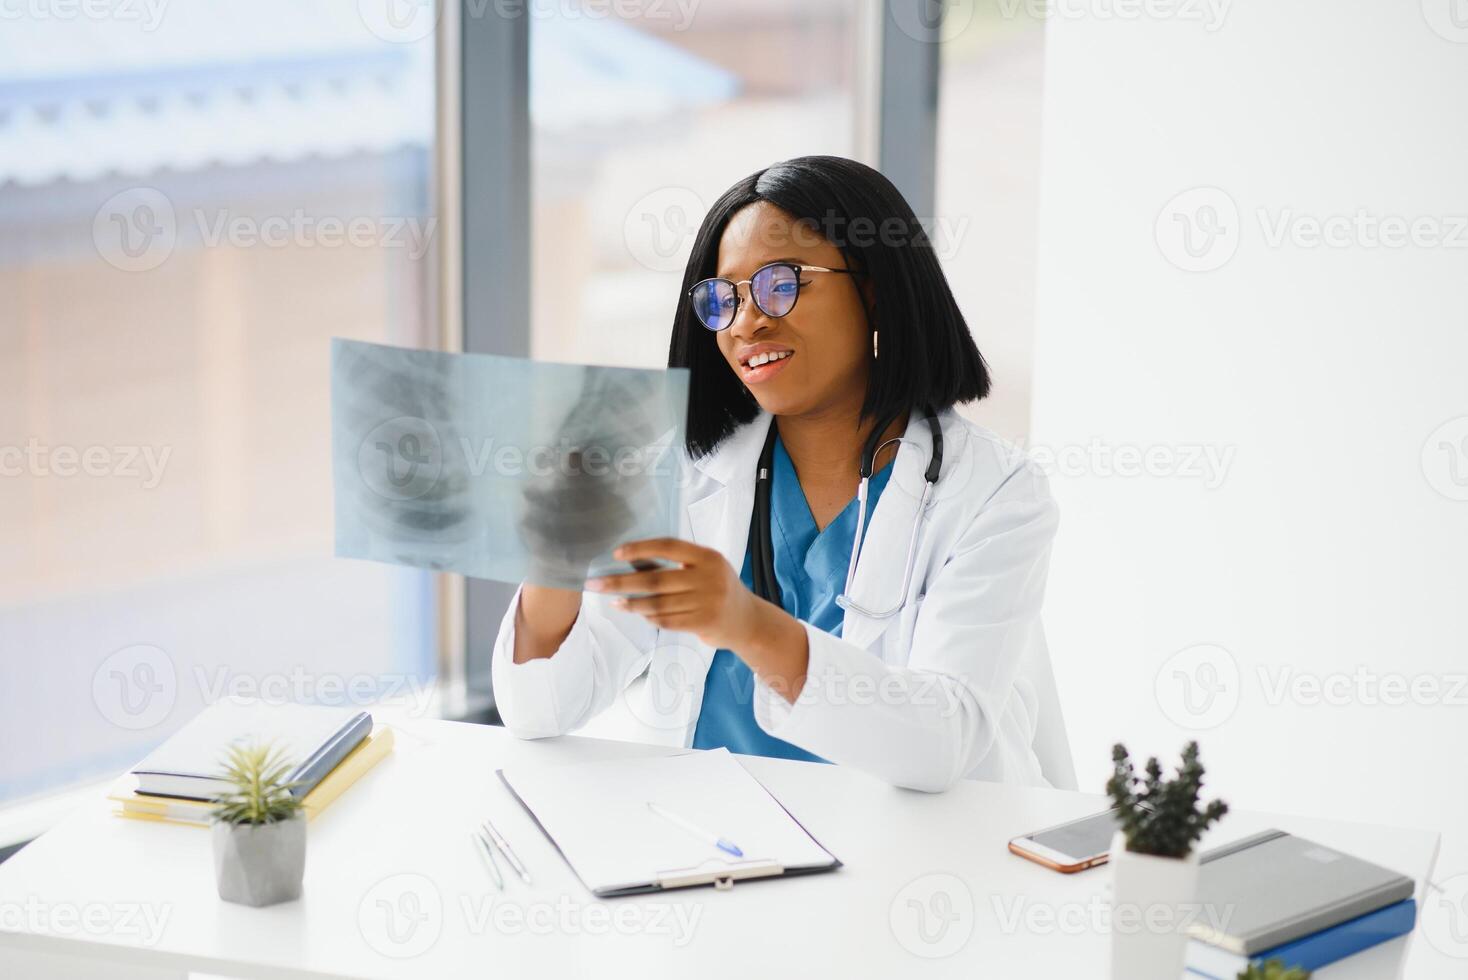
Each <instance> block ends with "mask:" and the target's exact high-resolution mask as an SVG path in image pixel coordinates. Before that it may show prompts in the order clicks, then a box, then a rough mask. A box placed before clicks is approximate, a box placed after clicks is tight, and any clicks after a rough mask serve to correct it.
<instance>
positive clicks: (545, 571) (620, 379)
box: [331, 339, 688, 589]
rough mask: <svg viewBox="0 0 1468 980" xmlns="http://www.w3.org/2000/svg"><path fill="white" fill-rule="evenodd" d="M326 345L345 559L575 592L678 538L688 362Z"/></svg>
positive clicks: (339, 547)
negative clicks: (659, 364)
mask: <svg viewBox="0 0 1468 980" xmlns="http://www.w3.org/2000/svg"><path fill="white" fill-rule="evenodd" d="M331 354H332V361H331V441H332V476H333V484H334V490H335V505H336V553H337V555H339V556H341V557H343V558H366V559H370V560H374V561H384V562H393V563H396V564H401V565H413V566H416V567H419V568H430V569H435V570H441V571H451V572H459V573H461V574H464V575H469V576H472V577H475V578H486V579H496V580H498V581H501V582H512V583H514V582H521V581H528V582H531V583H533V584H536V585H548V586H555V587H558V588H572V589H580V588H582V583H583V582H584V581H585V579H586V577H587V575H596V574H605V573H607V572H614V571H625V570H627V566H626V565H625V564H623V563H620V562H616V561H614V560H613V559H612V557H611V550H612V549H613V548H614V547H616V546H617V545H618V544H621V543H623V542H625V541H634V540H638V539H640V538H652V537H661V536H676V535H677V533H678V490H679V487H678V465H677V455H678V454H677V450H678V447H680V446H681V445H682V444H683V426H684V420H685V418H686V415H687V410H688V372H687V371H686V370H684V369H681V368H677V369H668V370H640V369H634V368H612V367H593V366H585V365H576V364H549V363H544V362H537V361H529V360H525V359H523V358H515V357H497V356H494V355H489V354H449V353H443V352H439V351H421V350H407V349H404V348H398V347H385V346H381V345H378V344H366V343H361V342H358V341H349V340H340V339H338V340H333V341H332V351H331Z"/></svg>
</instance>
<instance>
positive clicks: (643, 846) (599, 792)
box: [504, 749, 835, 891]
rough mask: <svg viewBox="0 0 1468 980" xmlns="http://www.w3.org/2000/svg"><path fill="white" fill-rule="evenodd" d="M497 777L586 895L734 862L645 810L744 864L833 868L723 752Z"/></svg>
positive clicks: (514, 772) (509, 771) (550, 768)
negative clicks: (733, 849)
mask: <svg viewBox="0 0 1468 980" xmlns="http://www.w3.org/2000/svg"><path fill="white" fill-rule="evenodd" d="M504 778H505V781H506V782H508V783H509V784H510V785H511V786H512V787H514V790H515V792H516V793H517V794H518V795H519V797H520V799H521V800H522V801H523V802H524V803H525V805H526V806H527V807H529V808H530V810H531V812H532V813H534V814H535V817H536V819H537V820H539V821H540V824H541V826H542V827H544V828H545V832H546V833H547V834H549V835H550V837H551V839H552V840H553V841H555V843H556V846H557V847H559V848H560V849H561V853H563V854H564V855H565V856H566V860H567V861H569V862H570V863H571V867H572V868H573V869H574V870H575V871H576V874H577V875H578V876H579V877H580V878H581V880H582V882H583V883H584V884H585V885H586V887H588V888H590V889H591V890H592V891H599V890H606V889H616V888H624V887H629V886H636V885H642V884H647V883H649V882H651V881H653V880H655V878H656V876H657V874H658V873H659V872H673V871H678V870H680V869H686V868H697V867H699V866H701V865H707V866H710V867H719V866H737V865H738V864H739V863H740V861H739V859H737V858H733V857H731V856H729V855H727V854H725V853H724V852H723V851H721V850H719V849H718V848H717V847H715V846H714V845H713V844H710V843H708V842H706V841H704V840H702V839H701V838H699V837H697V836H695V835H693V834H691V833H689V832H688V831H686V830H684V829H682V828H681V827H679V826H677V825H676V824H674V823H671V822H670V821H668V820H666V819H664V818H663V817H661V816H659V815H658V814H656V813H654V812H653V811H652V810H651V809H649V808H648V806H647V804H648V803H649V802H653V803H656V804H657V805H658V806H660V807H663V808H665V809H667V810H670V811H672V812H673V813H676V814H677V815H678V816H680V817H682V818H684V819H685V820H687V821H689V822H691V823H693V824H694V825H695V826H698V827H700V828H702V829H704V830H706V831H708V832H710V833H712V834H715V835H717V836H719V837H722V838H724V839H726V840H729V841H732V842H733V843H734V844H736V845H737V846H738V847H739V848H740V850H742V851H743V852H744V861H745V862H747V863H764V862H768V861H775V862H777V863H779V864H780V865H781V866H783V867H785V868H812V867H828V866H830V865H831V864H834V863H835V858H833V857H832V856H831V854H830V853H829V852H827V851H826V849H825V848H823V847H821V845H820V844H818V843H816V842H815V840H813V839H812V838H811V836H810V834H808V833H806V831H805V829H804V828H803V827H801V825H800V824H799V823H797V822H796V821H795V819H794V818H793V817H792V816H790V814H788V813H786V812H785V808H784V807H782V806H781V805H780V804H779V803H778V802H777V801H776V800H775V798H774V797H772V796H771V795H770V794H769V792H768V791H767V790H766V789H765V788H764V787H763V786H761V785H760V783H759V781H758V780H756V779H755V778H754V777H753V776H751V775H749V773H747V772H745V770H744V767H743V766H741V765H740V764H739V760H738V759H736V758H734V756H732V755H731V754H729V751H728V750H727V749H715V750H712V751H708V752H690V753H687V754H685V755H676V756H661V757H655V758H647V759H621V760H616V761H610V762H589V763H584V764H582V763H578V764H575V765H567V766H534V767H531V766H522V767H518V768H510V769H506V770H505V771H504ZM512 843H513V842H512Z"/></svg>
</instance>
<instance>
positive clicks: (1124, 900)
mask: <svg viewBox="0 0 1468 980" xmlns="http://www.w3.org/2000/svg"><path fill="white" fill-rule="evenodd" d="M1111 760H1112V763H1113V766H1114V770H1113V772H1112V775H1111V778H1110V779H1109V780H1107V782H1106V792H1107V794H1108V795H1109V796H1110V797H1111V802H1112V804H1113V805H1114V806H1115V807H1116V809H1117V822H1118V823H1119V824H1120V829H1119V830H1117V832H1116V834H1115V835H1114V836H1113V837H1112V840H1111V854H1110V857H1109V863H1110V865H1111V892H1112V924H1111V976H1112V977H1113V978H1114V980H1153V978H1164V977H1165V978H1166V980H1177V978H1178V977H1179V976H1181V975H1182V972H1183V959H1184V955H1185V953H1186V952H1187V935H1186V933H1185V932H1184V931H1183V927H1184V924H1185V923H1186V921H1187V918H1186V914H1187V911H1188V910H1187V909H1186V906H1187V905H1188V903H1190V902H1192V901H1193V898H1194V895H1195V894H1196V890H1197V885H1198V855H1197V853H1196V851H1194V849H1193V845H1194V844H1196V843H1197V842H1198V840H1199V838H1201V837H1202V836H1203V832H1204V831H1205V830H1207V829H1208V827H1209V826H1211V825H1212V824H1213V823H1214V822H1215V821H1217V820H1218V819H1219V818H1221V817H1222V816H1223V815H1224V814H1225V813H1227V812H1228V805H1227V804H1225V803H1224V802H1222V801H1221V800H1214V801H1213V802H1211V803H1209V804H1208V805H1207V806H1205V807H1200V806H1199V804H1198V792H1199V790H1200V789H1201V788H1202V786H1203V764H1202V763H1200V762H1199V761H1198V743H1197V742H1189V743H1188V744H1187V746H1186V747H1185V748H1184V749H1183V757H1182V765H1181V766H1180V767H1179V768H1178V771H1177V775H1176V777H1175V778H1172V779H1163V778H1162V766H1161V765H1160V764H1159V763H1158V762H1157V759H1156V758H1155V757H1154V758H1151V759H1148V760H1147V769H1146V779H1145V780H1143V779H1139V778H1138V777H1137V775H1136V773H1135V772H1134V771H1133V770H1132V762H1131V757H1130V756H1129V755H1128V754H1127V750H1126V746H1124V745H1116V746H1115V747H1114V748H1113V749H1112V750H1111Z"/></svg>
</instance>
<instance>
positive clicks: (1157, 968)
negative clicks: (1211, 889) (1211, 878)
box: [1108, 831, 1198, 980]
mask: <svg viewBox="0 0 1468 980" xmlns="http://www.w3.org/2000/svg"><path fill="white" fill-rule="evenodd" d="M1108 866H1109V867H1110V868H1111V980H1178V977H1180V976H1182V975H1183V961H1184V957H1185V956H1186V955H1187V946H1188V937H1187V933H1186V931H1185V929H1186V926H1187V923H1188V922H1190V921H1191V919H1192V910H1193V908H1194V904H1195V900H1196V898H1197V892H1198V852H1197V851H1196V850H1194V851H1192V852H1191V853H1190V854H1189V855H1188V856H1187V857H1185V858H1170V857H1158V856H1156V855H1154V854H1134V853H1132V852H1131V851H1128V850H1127V849H1126V837H1125V836H1123V835H1122V833H1121V832H1120V831H1117V833H1116V834H1115V835H1113V836H1112V838H1111V854H1110V857H1109V858H1108Z"/></svg>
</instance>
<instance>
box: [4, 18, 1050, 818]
mask: <svg viewBox="0 0 1468 980" xmlns="http://www.w3.org/2000/svg"><path fill="white" fill-rule="evenodd" d="M387 2H389V0H381V3H379V2H377V0H361V2H348V3H331V4H318V3H291V2H286V0H256V2H254V3H251V4H215V3H205V2H202V0H173V2H171V3H167V4H160V5H154V6H151V7H150V6H148V5H145V4H139V5H136V6H128V5H112V6H111V7H108V8H107V9H108V10H110V11H112V12H113V15H112V16H108V17H104V18H100V19H97V18H90V17H87V16H85V15H80V14H78V15H77V16H72V17H60V16H46V15H45V14H46V11H48V10H50V9H51V8H44V9H43V8H40V7H34V6H28V7H25V8H17V10H19V11H20V14H19V15H18V16H16V17H14V18H7V19H6V20H5V21H4V22H3V24H0V513H3V515H4V528H5V533H4V534H3V535H0V658H3V661H4V665H5V676H6V678H7V683H6V684H5V685H4V686H3V688H0V740H3V741H4V742H5V743H6V744H11V745H25V746H27V748H28V751H26V752H16V753H10V754H8V755H7V757H6V759H5V762H4V764H3V768H0V802H4V801H6V800H13V799H16V798H19V797H22V796H26V795H29V794H34V793H40V792H43V791H47V790H51V789H55V788H58V787H60V786H64V785H67V784H69V783H74V782H77V781H81V780H86V779H90V778H96V777H99V776H103V775H105V774H107V773H109V772H115V771H118V770H120V769H122V768H124V767H126V766H127V765H128V764H130V763H132V762H134V761H135V760H136V759H137V758H138V757H139V756H140V755H141V754H142V753H143V752H144V751H146V750H147V748H149V747H150V746H151V745H153V744H156V743H158V742H160V741H161V740H162V739H163V738H165V737H166V736H167V735H168V734H169V733H170V732H171V731H173V730H174V729H175V728H177V727H178V726H179V725H180V724H182V723H183V722H184V721H185V720H187V719H188V718H189V717H190V716H191V715H192V714H193V713H194V712H195V711H196V710H197V709H198V708H199V707H200V706H201V705H202V704H203V703H205V702H206V701H208V700H212V699H214V698H217V697H221V696H225V695H228V694H233V693H239V694H250V693H265V694H267V695H271V696H280V697H291V698H299V699H305V700H324V701H332V700H340V699H342V698H343V697H344V696H351V697H354V698H355V697H360V696H361V691H362V690H363V687H362V685H363V684H366V685H367V686H368V688H369V689H371V690H372V691H374V692H375V693H377V694H379V695H383V696H386V697H389V698H397V699H398V700H400V701H402V700H405V701H407V705H406V706H407V707H408V708H410V709H412V708H415V707H419V706H423V705H426V698H427V692H428V690H429V687H430V686H431V682H432V680H433V679H434V674H435V671H436V669H437V654H438V643H439V635H438V616H437V609H438V603H437V596H436V591H435V587H434V581H433V578H432V577H431V576H430V575H428V574H426V573H423V572H418V571H414V570H410V569H396V568H391V567H388V566H383V565H375V564H369V563H363V562H352V561H343V560H336V559H334V558H332V557H331V552H332V537H331V529H332V521H331V516H332V513H331V480H330V453H329V444H328V436H329V418H328V406H329V388H328V342H329V339H330V338H331V337H334V336H340V337H351V338H356V339H360V340H371V341H378V342H383V343H390V344H398V345H405V346H420V347H427V346H437V345H440V344H442V343H444V342H445V341H444V338H445V336H446V333H445V330H444V329H443V327H442V325H441V324H440V323H439V313H438V311H439V309H440V304H439V300H438V296H437V293H436V290H437V288H438V285H437V284H438V269H437V261H438V255H439V249H440V247H441V242H440V240H439V234H440V233H439V230H438V229H439V224H440V222H439V217H440V214H441V205H440V203H439V195H440V190H439V188H438V187H437V186H436V180H435V177H434V174H435V151H436V144H435V141H436V134H435V131H434V119H435V85H436V82H435V67H436V66H435V62H434V59H435V54H434V38H433V37H432V36H431V35H429V36H425V37H422V38H417V39H405V38H404V37H402V36H400V35H399V34H398V33H395V32H394V31H392V30H384V29H383V23H384V22H383V21H382V20H381V18H380V16H379V15H381V14H382V13H383V12H382V11H380V10H377V7H379V6H381V5H382V4H383V3H387ZM872 3H875V0H804V2H801V3H799V4H793V3H789V2H783V0H702V2H701V3H698V4H696V5H694V6H693V7H691V8H690V9H691V10H692V17H691V18H690V19H689V20H687V21H686V22H685V21H681V20H679V19H677V15H676V13H675V12H676V11H677V10H678V9H679V8H678V7H677V5H658V6H657V7H656V9H658V10H661V11H666V12H667V13H666V15H665V16H652V15H651V14H649V15H648V16H640V17H628V18H619V17H616V16H607V13H608V11H610V10H613V9H617V8H616V7H615V6H614V5H607V4H600V5H598V6H597V7H596V11H597V14H598V15H596V16H592V15H590V14H587V15H582V14H580V13H578V10H579V8H578V6H577V4H576V3H574V2H571V0H566V2H562V3H557V4H555V5H540V6H535V5H532V6H531V7H530V8H529V9H531V11H532V14H531V23H530V43H531V98H530V102H531V105H530V110H531V123H532V145H531V147H530V153H531V160H532V171H531V187H532V208H531V218H532V233H531V241H530V242H529V243H527V247H529V248H531V249H532V279H533V283H532V310H533V314H532V323H531V324H529V325H528V329H529V330H530V336H531V349H532V353H533V356H535V357H537V358H541V359H547V360H558V361H576V362H596V363H604V364H625V365H649V366H650V365H658V364H662V363H664V362H665V359H666V351H667V339H668V332H669V328H670V326H671V322H672V315H673V311H674V306H675V304H676V303H677V301H678V289H679V285H680V281H681V272H682V267H683V262H684V260H685V258H686V256H687V253H688V249H689V247H690V246H691V244H692V237H693V232H694V229H695V228H696V226H697V223H698V221H699V220H700V219H701V217H702V213H703V209H704V208H706V207H707V205H708V204H709V203H711V202H712V201H713V199H714V198H715V197H717V196H718V195H719V194H720V193H721V192H722V191H723V190H724V189H725V188H727V187H728V185H729V184H731V183H732V182H734V181H735V180H737V179H738V178H740V177H742V176H744V175H746V174H748V173H750V172H751V171H753V170H755V169H758V168H759V167H761V166H764V165H767V164H768V163H770V162H773V161H775V160H778V159H782V158H785V157H790V156H796V155H802V154H809V153H835V154H842V155H847V156H856V157H858V158H864V159H869V158H870V153H871V150H870V147H871V146H872V145H874V144H873V143H872V141H871V132H872V126H873V125H874V118H873V116H872V98H871V96H870V94H869V93H870V92H871V90H872V86H873V79H872V78H871V77H870V71H871V64H872V59H871V57H870V56H869V54H864V52H870V50H871V47H870V44H871V33H870V32H871V17H870V14H871V12H872V9H873V8H872V7H871V6H869V4H872ZM945 8H946V16H947V17H948V18H949V21H948V23H949V24H950V25H955V24H956V25H959V29H957V30H954V31H952V32H951V33H952V36H947V33H945V40H944V43H943V47H942V60H943V74H942V82H941V87H940V118H939V124H940V134H939V165H938V175H937V181H938V184H937V186H938V205H937V208H936V210H937V212H938V213H937V214H936V215H921V214H920V217H922V218H924V219H927V220H929V221H930V222H931V224H932V227H931V229H930V230H931V231H932V232H933V237H934V239H935V245H936V246H937V247H938V248H939V249H940V254H941V256H942V258H943V260H944V262H945V265H946V267H947V268H948V270H949V274H950V277H951V280H952V283H953V286H954V289H955V291H956V292H957V294H958V297H959V300H960V302H961V304H962V305H963V307H964V309H965V312H966V313H967V314H968V315H969V318H970V322H971V323H972V325H973V327H974V330H975V333H976V335H977V337H978V340H979V343H980V346H981V349H983V350H984V351H985V353H986V354H987V355H988V356H989V358H990V361H991V364H992V365H993V367H994V369H995V373H996V376H997V387H996V397H995V398H994V400H993V401H992V403H986V405H985V406H984V407H982V408H979V409H978V410H977V411H976V412H975V414H976V416H977V417H979V418H980V419H981V420H983V421H984V422H985V423H986V424H988V425H990V426H991V427H994V428H996V429H998V430H999V431H1000V432H1002V433H1004V434H1006V435H1009V436H1013V437H1018V436H1022V435H1023V434H1024V432H1025V429H1026V425H1027V418H1028V414H1027V413H1028V389H1027V383H1026V382H1025V380H1024V378H1025V377H1026V375H1027V371H1028V363H1029V337H1030V320H1031V300H1030V285H1031V276H1032V265H1033V253H1034V239H1033V225H1034V211H1035V182H1036V174H1035V164H1036V160H1037V157H1038V147H1039V122H1040V120H1039V94H1040V92H1039V87H1040V54H1041V43H1042V36H1043V35H1042V31H1041V30H1040V26H1039V24H1038V23H1035V22H1032V21H1028V20H1025V19H1023V18H1022V17H1019V16H1017V15H1016V13H1015V12H1016V11H1019V10H1022V9H1023V8H1024V5H1016V4H1006V5H1005V6H1003V7H1001V6H1000V5H999V0H986V2H984V3H979V4H977V5H975V4H965V3H957V4H946V5H945ZM56 9H58V10H59V9H60V8H56ZM487 9H489V10H493V9H494V8H493V6H492V5H491V6H490V7H488V8H487ZM650 9H652V8H650ZM123 10H128V11H129V13H130V16H123V13H122V11H123ZM38 11H39V13H38ZM534 11H540V13H534ZM888 29H889V30H890V29H895V28H894V27H893V26H892V24H891V22H890V20H889V22H888ZM869 162H870V160H869ZM449 206H453V205H452V203H450V204H449ZM473 274H474V270H472V269H466V270H465V275H466V276H472V275H473ZM503 329H506V330H513V331H523V330H525V329H527V325H525V324H505V325H504V327H503ZM262 684H264V685H265V689H264V690H262V689H261V685H262ZM354 684H355V685H356V686H355V687H353V685H354ZM346 692H351V693H346ZM425 710H426V708H425Z"/></svg>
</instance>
